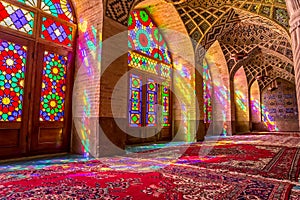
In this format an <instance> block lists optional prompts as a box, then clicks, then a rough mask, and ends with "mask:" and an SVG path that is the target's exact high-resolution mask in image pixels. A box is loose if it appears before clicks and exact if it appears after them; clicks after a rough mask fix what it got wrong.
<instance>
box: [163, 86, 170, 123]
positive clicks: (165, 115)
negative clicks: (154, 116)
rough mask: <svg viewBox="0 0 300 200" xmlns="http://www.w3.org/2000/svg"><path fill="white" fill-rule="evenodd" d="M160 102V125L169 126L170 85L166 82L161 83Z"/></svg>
mask: <svg viewBox="0 0 300 200" xmlns="http://www.w3.org/2000/svg"><path fill="white" fill-rule="evenodd" d="M161 101H162V102H161V104H162V125H163V126H170V120H169V114H170V86H169V83H168V82H163V83H162V90H161Z"/></svg>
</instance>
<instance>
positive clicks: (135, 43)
mask: <svg viewBox="0 0 300 200" xmlns="http://www.w3.org/2000/svg"><path fill="white" fill-rule="evenodd" d="M128 31H129V33H128V46H129V48H130V49H132V50H135V51H138V52H140V53H142V54H146V55H147V56H150V57H152V58H156V59H158V60H161V61H162V62H164V63H166V64H171V56H170V52H169V50H168V47H167V44H166V42H165V40H164V38H163V36H162V34H161V33H160V31H159V29H158V28H157V26H156V25H155V24H154V22H153V21H152V19H151V18H150V16H149V15H148V14H147V12H146V11H144V10H134V11H132V12H131V13H130V15H129V19H128Z"/></svg>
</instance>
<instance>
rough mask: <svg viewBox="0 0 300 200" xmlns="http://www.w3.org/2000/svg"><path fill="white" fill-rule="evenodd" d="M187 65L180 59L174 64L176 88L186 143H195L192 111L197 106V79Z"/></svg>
mask: <svg viewBox="0 0 300 200" xmlns="http://www.w3.org/2000/svg"><path fill="white" fill-rule="evenodd" d="M183 63H185V62H184V60H181V59H180V58H178V59H177V60H176V61H175V62H174V72H175V73H174V81H173V83H174V88H176V91H175V93H176V96H177V98H178V99H179V101H180V106H181V110H180V111H181V120H182V126H183V132H184V134H185V139H184V141H187V142H190V141H193V139H194V136H193V135H192V130H191V128H192V127H191V126H192V125H191V117H192V115H193V113H192V111H191V110H192V109H193V108H194V106H195V89H194V88H195V77H194V75H192V74H193V73H192V67H191V66H189V65H188V64H183Z"/></svg>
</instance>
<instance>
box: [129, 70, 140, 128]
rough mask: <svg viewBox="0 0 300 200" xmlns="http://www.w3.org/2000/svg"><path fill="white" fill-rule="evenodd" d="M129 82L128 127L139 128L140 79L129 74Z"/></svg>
mask: <svg viewBox="0 0 300 200" xmlns="http://www.w3.org/2000/svg"><path fill="white" fill-rule="evenodd" d="M129 82H130V92H129V104H130V106H129V125H130V126H131V127H140V126H141V124H142V79H141V77H140V76H138V75H134V74H130V81H129Z"/></svg>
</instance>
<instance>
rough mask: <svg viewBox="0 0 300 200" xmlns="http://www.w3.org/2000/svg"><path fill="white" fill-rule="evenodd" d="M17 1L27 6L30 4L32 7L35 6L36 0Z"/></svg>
mask: <svg viewBox="0 0 300 200" xmlns="http://www.w3.org/2000/svg"><path fill="white" fill-rule="evenodd" d="M18 1H19V2H21V3H24V4H27V5H29V6H32V7H37V1H38V0H18Z"/></svg>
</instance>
